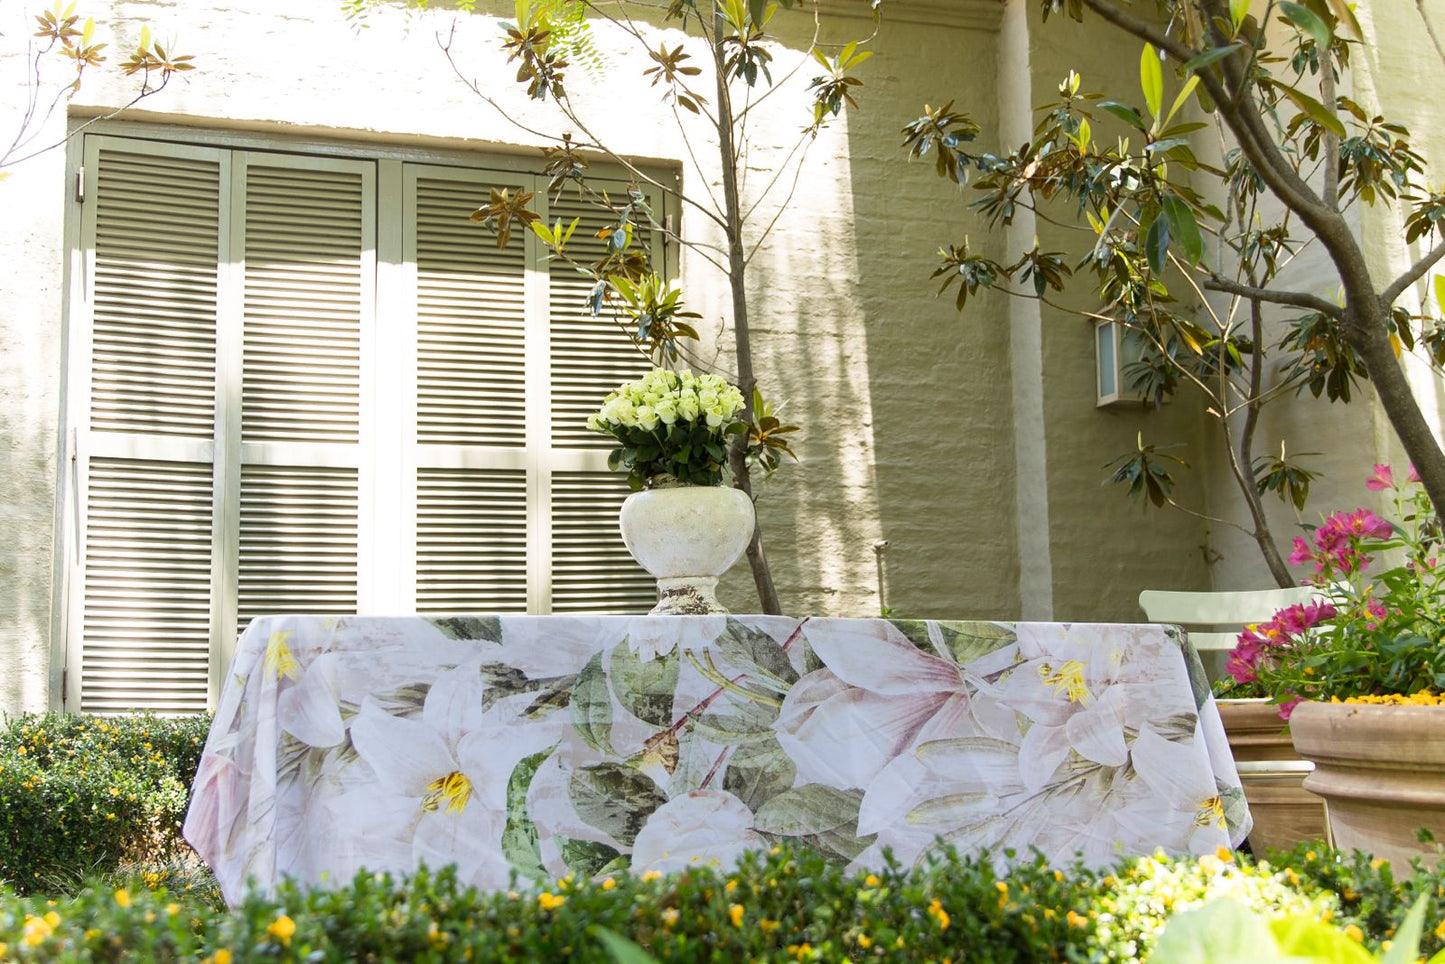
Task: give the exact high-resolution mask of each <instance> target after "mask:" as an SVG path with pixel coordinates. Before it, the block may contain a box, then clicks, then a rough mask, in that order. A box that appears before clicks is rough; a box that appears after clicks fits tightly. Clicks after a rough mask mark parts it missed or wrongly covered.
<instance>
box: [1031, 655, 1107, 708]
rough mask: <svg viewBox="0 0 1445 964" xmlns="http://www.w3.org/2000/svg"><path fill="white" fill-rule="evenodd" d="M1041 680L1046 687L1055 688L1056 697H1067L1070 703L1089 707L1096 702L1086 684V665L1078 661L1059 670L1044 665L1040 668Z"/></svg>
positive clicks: (1067, 663) (1073, 660) (1071, 662)
mask: <svg viewBox="0 0 1445 964" xmlns="http://www.w3.org/2000/svg"><path fill="white" fill-rule="evenodd" d="M1039 679H1040V680H1042V681H1043V683H1044V685H1045V686H1052V687H1053V689H1054V695H1055V696H1060V695H1063V696H1066V697H1067V698H1068V700H1069V702H1070V703H1078V704H1079V705H1080V706H1088V705H1089V704H1091V703H1093V702H1094V695H1093V694H1092V693H1090V692H1089V687H1088V684H1086V683H1085V682H1084V664H1083V663H1081V662H1079V661H1078V660H1077V659H1071V660H1069V661H1068V662H1066V663H1064V664H1063V665H1062V666H1059V667H1057V668H1056V667H1053V666H1050V665H1049V664H1048V663H1044V664H1043V665H1041V666H1040V667H1039Z"/></svg>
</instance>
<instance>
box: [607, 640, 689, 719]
mask: <svg viewBox="0 0 1445 964" xmlns="http://www.w3.org/2000/svg"><path fill="white" fill-rule="evenodd" d="M678 663H679V657H678V654H677V650H675V649H674V650H673V651H672V652H671V653H668V654H667V655H666V656H663V657H662V658H660V659H647V660H643V659H639V658H638V657H637V654H636V653H634V652H633V651H632V647H631V646H630V645H628V644H627V643H623V644H622V645H620V646H617V647H615V648H614V649H613V650H612V686H613V688H614V690H615V692H616V694H617V700H618V702H620V703H621V704H622V705H623V707H625V708H626V710H627V712H629V713H631V714H632V715H633V716H635V717H637V718H638V719H639V720H641V721H642V722H644V723H650V724H651V725H653V726H659V727H660V726H671V725H672V694H673V691H674V690H676V689H677V671H678Z"/></svg>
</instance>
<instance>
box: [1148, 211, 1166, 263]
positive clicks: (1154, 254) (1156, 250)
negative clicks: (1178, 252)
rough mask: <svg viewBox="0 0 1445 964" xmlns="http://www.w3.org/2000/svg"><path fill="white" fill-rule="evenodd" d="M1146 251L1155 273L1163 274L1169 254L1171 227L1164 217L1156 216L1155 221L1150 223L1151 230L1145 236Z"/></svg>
mask: <svg viewBox="0 0 1445 964" xmlns="http://www.w3.org/2000/svg"><path fill="white" fill-rule="evenodd" d="M1144 251H1145V254H1147V255H1148V257H1149V268H1150V269H1151V270H1152V271H1153V272H1154V273H1155V274H1162V273H1163V272H1164V263H1165V261H1166V260H1167V256H1168V254H1169V228H1168V226H1167V225H1166V224H1165V219H1164V218H1162V217H1158V218H1155V219H1154V223H1153V224H1151V225H1149V231H1148V233H1147V234H1146V235H1145V236H1144Z"/></svg>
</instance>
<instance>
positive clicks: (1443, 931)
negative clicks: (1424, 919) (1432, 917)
mask: <svg viewBox="0 0 1445 964" xmlns="http://www.w3.org/2000/svg"><path fill="white" fill-rule="evenodd" d="M1435 936H1436V937H1438V938H1441V939H1442V940H1445V920H1441V921H1440V923H1438V924H1436V925H1435Z"/></svg>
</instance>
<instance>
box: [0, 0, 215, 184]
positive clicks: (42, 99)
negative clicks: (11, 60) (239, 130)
mask: <svg viewBox="0 0 1445 964" xmlns="http://www.w3.org/2000/svg"><path fill="white" fill-rule="evenodd" d="M31 36H32V39H31V41H30V44H29V50H28V52H27V53H26V54H25V55H24V56H25V60H26V69H25V76H26V83H25V86H24V88H23V89H24V101H23V104H22V106H21V108H20V120H19V123H18V125H17V127H16V130H15V131H14V133H13V136H12V135H7V136H9V137H10V140H9V142H8V144H6V146H4V147H3V148H0V180H3V179H4V178H6V177H8V176H9V171H7V170H5V168H9V167H13V166H14V165H16V164H19V163H21V162H22V161H27V160H29V159H30V158H32V157H36V156H38V155H40V154H44V153H45V152H46V151H50V150H54V149H55V148H57V147H59V146H60V145H62V144H64V143H65V142H66V141H68V140H69V139H70V138H71V137H74V136H75V135H76V134H78V133H80V132H81V131H83V130H84V129H85V128H87V127H89V126H91V125H92V124H95V123H97V122H98V121H101V120H107V119H109V118H111V117H114V116H116V115H117V114H119V113H121V112H122V111H125V110H127V109H129V108H131V107H133V106H135V105H136V104H138V103H139V102H140V101H142V100H144V99H145V98H147V97H152V96H154V95H156V94H158V93H160V92H161V91H162V90H164V89H165V87H166V86H167V84H169V83H170V80H171V78H172V77H173V76H174V75H176V74H184V73H187V72H189V71H192V70H194V69H196V64H195V58H194V57H193V56H191V55H190V54H182V53H178V52H177V51H176V50H175V47H174V45H173V44H166V45H162V44H161V43H160V42H159V41H157V40H155V39H154V38H153V37H152V36H151V29H150V27H149V25H144V24H143V25H142V26H141V32H140V38H139V40H138V42H137V43H136V46H135V48H134V49H133V50H132V51H131V53H130V55H129V56H128V57H127V58H126V59H125V60H124V61H123V62H122V63H120V65H119V67H118V69H119V71H120V74H121V76H124V77H135V76H137V75H139V77H140V86H139V88H138V89H137V90H136V91H135V93H134V94H133V95H132V96H131V98H130V100H129V101H128V102H126V103H125V104H124V105H122V106H120V107H118V108H115V109H114V110H110V111H107V112H106V113H104V114H101V115H99V116H96V117H93V118H91V119H90V120H87V121H86V122H84V123H83V124H80V125H79V126H77V127H75V128H74V129H73V130H71V131H70V132H69V133H68V134H63V135H62V136H60V137H59V138H58V139H57V140H55V141H51V142H44V141H40V138H42V137H43V136H45V135H46V132H47V129H48V125H47V122H48V121H50V120H51V119H52V118H53V117H55V116H56V109H57V108H58V107H59V106H60V104H61V103H62V102H63V101H65V100H66V99H68V98H70V97H72V96H74V95H75V93H76V92H77V91H79V90H80V86H81V82H82V80H83V79H84V77H85V74H86V71H88V70H95V69H99V68H101V67H102V66H103V65H104V64H106V62H107V59H108V55H107V54H106V52H105V50H106V47H107V45H106V44H105V43H101V42H99V41H97V40H96V22H95V20H94V19H93V18H85V19H84V20H82V16H81V14H80V13H78V12H77V11H76V4H75V3H73V2H66V0H57V2H56V3H55V5H54V6H53V7H51V8H50V9H49V10H45V11H42V12H41V13H38V14H36V15H35V30H34V32H33V33H32V35H31ZM51 57H58V58H60V59H61V61H62V63H64V64H68V65H69V67H70V68H73V69H74V75H73V76H71V78H70V79H69V80H68V81H67V82H66V83H65V85H64V86H62V87H61V88H60V89H59V90H58V91H55V92H53V93H51V92H48V91H47V90H46V87H47V86H49V85H48V84H47V83H46V81H47V71H46V70H45V64H46V61H47V59H48V58H51ZM37 142H39V143H38V145H37Z"/></svg>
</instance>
